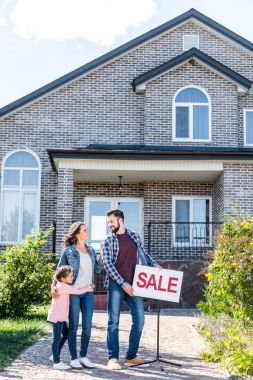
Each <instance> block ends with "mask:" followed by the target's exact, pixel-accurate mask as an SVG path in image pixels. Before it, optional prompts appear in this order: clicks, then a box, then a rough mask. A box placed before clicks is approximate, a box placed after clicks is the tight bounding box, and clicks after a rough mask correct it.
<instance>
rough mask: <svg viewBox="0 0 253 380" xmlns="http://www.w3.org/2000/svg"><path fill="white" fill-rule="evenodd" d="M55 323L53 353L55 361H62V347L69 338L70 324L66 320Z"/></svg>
mask: <svg viewBox="0 0 253 380" xmlns="http://www.w3.org/2000/svg"><path fill="white" fill-rule="evenodd" d="M52 325H53V342H52V353H53V358H54V363H55V364H57V363H60V361H61V360H60V353H61V349H62V347H63V345H64V343H65V342H66V340H67V339H68V331H69V329H68V326H67V323H66V322H56V323H52Z"/></svg>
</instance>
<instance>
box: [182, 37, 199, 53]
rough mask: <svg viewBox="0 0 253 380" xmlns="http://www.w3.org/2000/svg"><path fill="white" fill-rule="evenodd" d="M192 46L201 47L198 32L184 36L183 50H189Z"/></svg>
mask: <svg viewBox="0 0 253 380" xmlns="http://www.w3.org/2000/svg"><path fill="white" fill-rule="evenodd" d="M191 48H197V49H198V48H199V35H198V34H185V35H184V36H183V50H189V49H191Z"/></svg>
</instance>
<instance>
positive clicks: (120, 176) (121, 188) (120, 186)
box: [118, 175, 123, 193]
mask: <svg viewBox="0 0 253 380" xmlns="http://www.w3.org/2000/svg"><path fill="white" fill-rule="evenodd" d="M122 177H123V176H122V175H119V187H118V189H119V193H122V190H123V185H122V183H121V179H122Z"/></svg>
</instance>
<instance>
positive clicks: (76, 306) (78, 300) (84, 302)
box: [68, 292, 94, 360]
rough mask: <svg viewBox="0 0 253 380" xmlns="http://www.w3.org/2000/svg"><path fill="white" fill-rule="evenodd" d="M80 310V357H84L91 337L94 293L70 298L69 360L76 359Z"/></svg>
mask: <svg viewBox="0 0 253 380" xmlns="http://www.w3.org/2000/svg"><path fill="white" fill-rule="evenodd" d="M80 309H81V312H82V335H81V350H80V357H85V356H86V354H87V350H88V345H89V341H90V335H91V323H92V315H93V309H94V292H87V293H84V294H82V295H80V296H77V295H72V294H71V296H70V306H69V335H68V341H69V351H70V356H71V360H75V359H77V351H76V334H77V329H78V322H79V313H80Z"/></svg>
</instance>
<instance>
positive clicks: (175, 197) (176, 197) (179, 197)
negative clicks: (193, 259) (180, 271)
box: [172, 195, 213, 247]
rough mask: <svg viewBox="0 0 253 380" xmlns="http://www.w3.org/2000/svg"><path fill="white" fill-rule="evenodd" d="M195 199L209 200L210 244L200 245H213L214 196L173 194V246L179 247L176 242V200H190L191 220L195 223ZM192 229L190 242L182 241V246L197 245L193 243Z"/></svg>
mask: <svg viewBox="0 0 253 380" xmlns="http://www.w3.org/2000/svg"><path fill="white" fill-rule="evenodd" d="M194 199H205V200H206V199H208V200H209V238H210V239H209V244H204V245H203V246H200V247H211V246H212V232H213V231H212V196H204V195H199V196H198V195H173V196H172V223H173V224H172V227H173V228H172V231H173V240H172V241H173V246H174V247H178V243H177V242H176V229H175V226H176V201H177V200H186V201H190V220H189V222H190V223H192V224H194V222H193V206H192V205H193V200H194ZM192 241H193V237H192V229H191V228H190V238H189V243H188V242H185V243H180V247H196V246H195V245H194V244H192Z"/></svg>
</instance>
